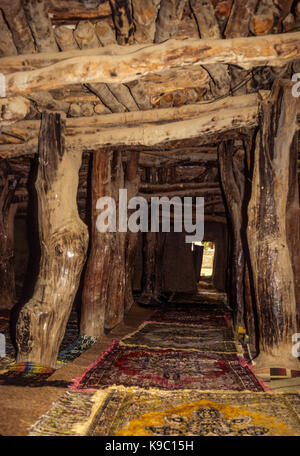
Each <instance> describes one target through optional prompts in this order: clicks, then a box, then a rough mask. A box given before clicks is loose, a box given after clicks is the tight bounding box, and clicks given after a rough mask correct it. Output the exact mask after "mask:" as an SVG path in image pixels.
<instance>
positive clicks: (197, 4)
mask: <svg viewBox="0 0 300 456" xmlns="http://www.w3.org/2000/svg"><path fill="white" fill-rule="evenodd" d="M190 5H191V8H192V11H193V13H194V15H195V18H196V21H197V24H198V29H199V34H200V37H201V38H202V39H205V38H206V39H209V38H211V39H220V38H222V35H221V31H220V27H219V24H218V21H217V18H216V16H215V12H214V7H213V4H212V1H211V0H200V1H199V0H191V1H190ZM205 68H206V70H207V71H208V73H209V75H210V77H211V91H212V94H213V95H214V96H220V95H224V94H228V93H229V91H230V78H229V74H228V68H227V66H226V65H218V64H211V65H208V66H206V67H205Z"/></svg>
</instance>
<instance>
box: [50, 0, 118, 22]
mask: <svg viewBox="0 0 300 456" xmlns="http://www.w3.org/2000/svg"><path fill="white" fill-rule="evenodd" d="M97 3H98V5H95V7H94V8H86V7H85V6H84V5H83V4H82V2H81V1H79V0H49V13H50V17H51V20H52V23H54V24H74V23H76V22H78V21H79V20H83V19H89V20H99V19H102V18H105V17H108V16H110V15H111V8H110V5H109V2H108V1H104V2H100V1H99V2H97Z"/></svg>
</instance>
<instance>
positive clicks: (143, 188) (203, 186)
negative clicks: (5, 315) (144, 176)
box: [139, 182, 220, 193]
mask: <svg viewBox="0 0 300 456" xmlns="http://www.w3.org/2000/svg"><path fill="white" fill-rule="evenodd" d="M208 189H213V190H214V189H219V190H220V184H219V183H218V182H180V183H176V184H145V183H141V184H140V186H139V191H140V192H144V193H159V192H162V193H166V192H173V191H177V190H178V191H179V190H183V191H185V190H186V191H187V190H204V191H205V190H208Z"/></svg>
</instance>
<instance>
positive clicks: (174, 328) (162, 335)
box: [120, 323, 236, 353]
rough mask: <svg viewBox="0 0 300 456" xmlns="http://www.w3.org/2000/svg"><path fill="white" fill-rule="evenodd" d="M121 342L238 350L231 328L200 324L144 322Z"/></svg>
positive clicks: (159, 346)
mask: <svg viewBox="0 0 300 456" xmlns="http://www.w3.org/2000/svg"><path fill="white" fill-rule="evenodd" d="M120 344H122V345H129V346H137V345H138V346H140V347H147V348H158V349H167V348H171V349H178V350H197V351H202V352H214V353H235V352H236V345H235V343H234V340H233V332H232V329H231V328H226V329H203V328H201V327H200V328H199V327H198V326H187V325H184V326H182V325H174V324H173V325H171V324H160V323H143V324H142V325H141V326H140V327H139V328H138V330H137V331H135V332H133V333H132V334H129V335H128V336H126V337H124V338H123V339H122V341H121V342H120Z"/></svg>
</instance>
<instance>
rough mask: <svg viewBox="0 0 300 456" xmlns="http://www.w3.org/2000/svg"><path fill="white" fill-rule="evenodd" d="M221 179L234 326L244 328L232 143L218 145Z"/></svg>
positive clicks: (238, 187) (240, 186)
mask: <svg viewBox="0 0 300 456" xmlns="http://www.w3.org/2000/svg"><path fill="white" fill-rule="evenodd" d="M219 165H220V176H221V181H222V187H223V191H224V196H225V200H226V204H227V208H228V213H229V217H230V222H231V229H232V250H231V277H230V294H231V298H232V304H233V310H234V325H235V328H236V329H237V328H238V326H243V314H244V285H243V279H244V267H245V258H244V250H243V244H242V238H241V228H242V201H243V197H244V182H243V179H242V178H241V174H238V172H235V171H237V168H236V164H235V160H234V141H227V142H223V143H221V144H220V146H219Z"/></svg>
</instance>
